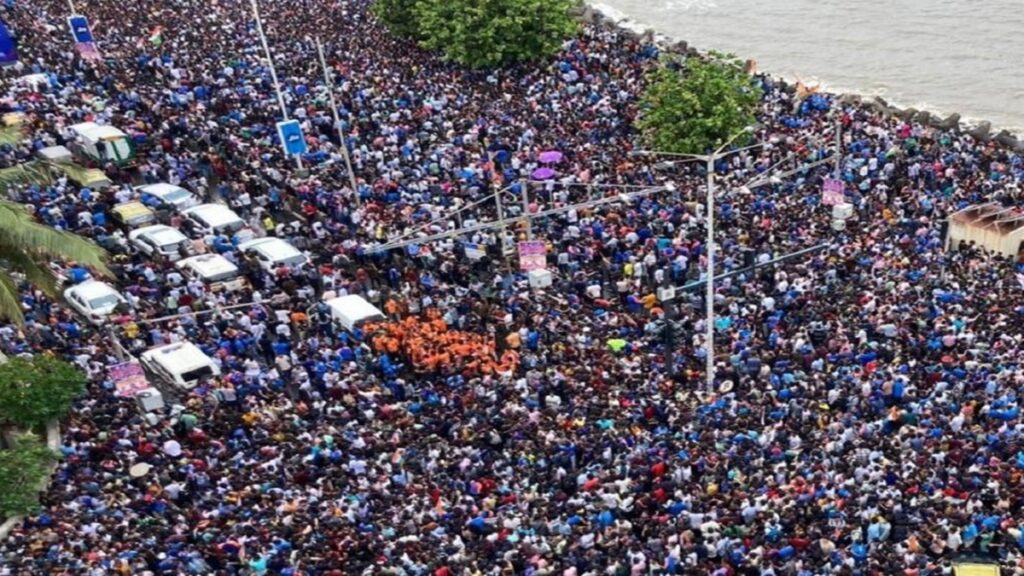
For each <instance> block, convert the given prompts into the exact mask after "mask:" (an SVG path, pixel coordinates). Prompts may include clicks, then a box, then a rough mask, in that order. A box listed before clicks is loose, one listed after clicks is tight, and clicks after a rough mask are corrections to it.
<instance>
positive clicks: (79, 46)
mask: <svg viewBox="0 0 1024 576" xmlns="http://www.w3.org/2000/svg"><path fill="white" fill-rule="evenodd" d="M75 50H76V51H77V52H78V54H79V55H80V56H81V57H82V58H84V59H85V60H99V59H100V50H99V48H97V47H96V43H95V42H76V43H75Z"/></svg>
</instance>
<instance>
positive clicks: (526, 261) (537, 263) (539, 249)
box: [519, 240, 548, 272]
mask: <svg viewBox="0 0 1024 576" xmlns="http://www.w3.org/2000/svg"><path fill="white" fill-rule="evenodd" d="M547 267H548V258H547V245H546V244H545V243H544V242H541V241H539V240H532V241H527V242H520V243H519V269H520V270H522V271H523V272H529V271H531V270H544V269H546V268H547Z"/></svg>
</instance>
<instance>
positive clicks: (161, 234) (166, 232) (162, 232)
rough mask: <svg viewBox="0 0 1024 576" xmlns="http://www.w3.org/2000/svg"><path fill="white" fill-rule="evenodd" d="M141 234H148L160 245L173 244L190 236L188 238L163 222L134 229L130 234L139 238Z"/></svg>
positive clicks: (130, 236) (131, 236)
mask: <svg viewBox="0 0 1024 576" xmlns="http://www.w3.org/2000/svg"><path fill="white" fill-rule="evenodd" d="M139 236H148V237H150V238H152V239H153V241H154V242H156V243H157V244H160V245H167V244H173V243H176V242H181V241H182V240H188V238H186V237H185V235H184V234H182V233H181V232H180V231H179V230H178V229H177V228H171V227H170V226H164V225H163V224H154V225H152V226H146V227H144V228H139V229H138V230H133V231H132V232H131V233H130V234H128V237H129V238H138V237H139Z"/></svg>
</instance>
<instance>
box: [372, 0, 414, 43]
mask: <svg viewBox="0 0 1024 576" xmlns="http://www.w3.org/2000/svg"><path fill="white" fill-rule="evenodd" d="M415 6H416V0H377V1H376V2H374V3H373V6H372V7H371V8H370V10H371V11H372V12H373V15H374V16H376V17H377V18H378V19H380V21H381V22H383V23H384V24H385V25H386V26H387V27H388V28H389V29H390V30H391V32H392V33H393V34H395V35H396V36H408V37H410V38H418V37H419V31H418V29H417V25H416V15H415V14H414V13H413V10H414V8H415Z"/></svg>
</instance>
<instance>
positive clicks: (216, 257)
mask: <svg viewBox="0 0 1024 576" xmlns="http://www.w3.org/2000/svg"><path fill="white" fill-rule="evenodd" d="M175 266H177V267H178V269H179V270H181V271H182V273H183V274H185V275H186V276H188V277H189V278H197V279H199V281H200V282H202V283H203V284H206V286H207V287H208V288H209V289H210V290H211V291H213V292H219V291H221V290H227V291H229V292H235V291H238V290H242V289H244V288H245V287H246V285H247V284H248V283H247V282H246V280H245V276H242V273H241V271H239V269H238V266H235V265H234V264H232V263H231V261H229V260H228V259H227V258H225V257H223V256H221V255H220V254H200V255H198V256H191V257H189V258H185V259H184V260H182V261H180V262H178V263H177V264H175Z"/></svg>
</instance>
